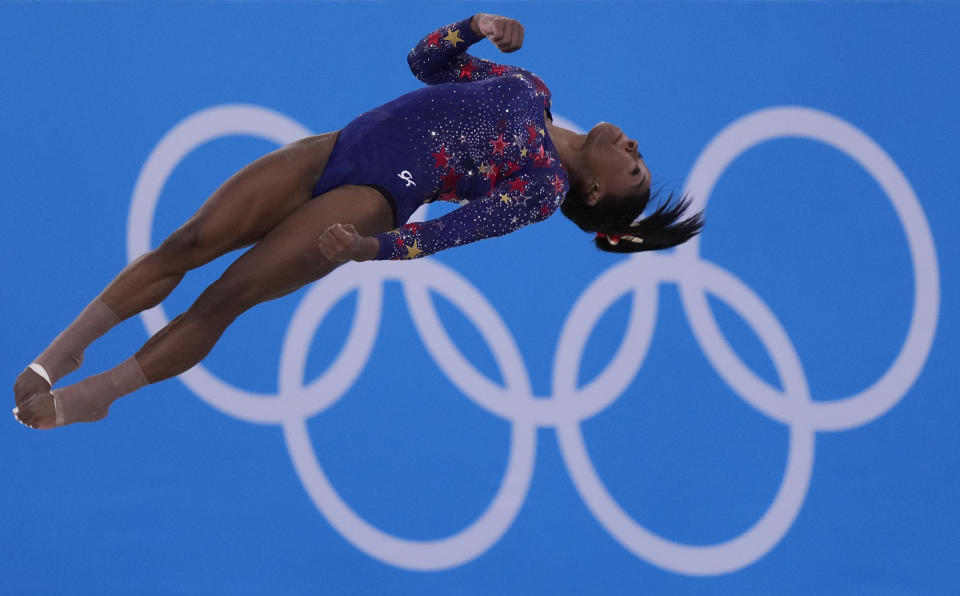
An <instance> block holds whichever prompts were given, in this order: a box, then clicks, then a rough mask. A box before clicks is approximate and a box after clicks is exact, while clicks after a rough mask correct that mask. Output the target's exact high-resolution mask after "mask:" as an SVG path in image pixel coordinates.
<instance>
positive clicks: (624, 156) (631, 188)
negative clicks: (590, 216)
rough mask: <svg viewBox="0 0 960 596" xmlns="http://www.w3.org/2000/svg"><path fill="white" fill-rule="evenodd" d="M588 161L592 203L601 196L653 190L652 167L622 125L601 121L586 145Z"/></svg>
mask: <svg viewBox="0 0 960 596" xmlns="http://www.w3.org/2000/svg"><path fill="white" fill-rule="evenodd" d="M583 150H584V153H585V155H584V160H585V162H586V165H587V172H586V173H587V176H586V185H587V187H586V191H587V196H588V203H590V204H594V203H595V202H596V201H598V200H599V199H600V198H601V197H603V196H606V195H613V196H615V197H625V196H629V195H632V194H638V193H643V192H649V190H650V170H649V169H647V164H646V163H644V161H643V156H642V155H640V153H639V151H637V142H636V141H634V140H633V139H629V138H627V135H625V134H624V133H623V131H622V130H620V128H619V127H617V126H614V125H613V124H610V123H609V122H600V123H598V124H597V125H596V126H594V127H593V128H591V129H590V132H588V133H587V141H586V143H585V144H584V146H583Z"/></svg>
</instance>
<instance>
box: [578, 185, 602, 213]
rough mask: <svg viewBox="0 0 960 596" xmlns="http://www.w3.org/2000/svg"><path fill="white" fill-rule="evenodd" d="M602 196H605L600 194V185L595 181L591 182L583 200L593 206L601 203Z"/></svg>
mask: <svg viewBox="0 0 960 596" xmlns="http://www.w3.org/2000/svg"><path fill="white" fill-rule="evenodd" d="M602 198H603V197H602V196H601V195H600V185H599V184H598V183H597V182H596V181H594V182H593V183H591V186H590V188H589V191H588V192H587V194H586V196H585V197H584V200H583V202H584V203H586V204H587V205H589V206H591V207H593V206H594V205H596V204H597V203H599V202H600V199H602Z"/></svg>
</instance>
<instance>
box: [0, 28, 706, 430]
mask: <svg viewBox="0 0 960 596" xmlns="http://www.w3.org/2000/svg"><path fill="white" fill-rule="evenodd" d="M523 33H524V31H523V26H522V25H521V24H520V23H519V22H518V21H516V20H514V19H510V18H507V17H503V16H499V15H491V14H483V13H480V14H476V15H474V16H472V17H470V18H467V19H464V20H462V21H460V22H457V23H452V24H450V25H448V26H445V27H441V28H440V29H437V30H436V31H434V32H433V33H430V34H429V35H427V36H426V37H424V38H423V39H422V40H421V41H420V42H419V43H418V44H417V45H416V47H414V48H413V50H411V52H410V54H409V55H408V57H407V60H408V63H409V64H410V68H411V70H412V71H413V73H414V74H415V75H416V76H417V78H418V79H420V80H421V81H423V82H424V83H426V84H427V86H426V87H422V88H420V89H417V90H415V91H412V92H410V93H407V94H405V95H403V96H401V97H399V98H397V99H394V100H393V101H390V102H388V103H385V104H384V105H382V106H380V107H377V108H375V109H372V110H370V111H368V112H366V113H364V114H361V115H360V116H358V117H357V118H356V119H354V120H353V121H351V122H350V123H349V124H347V125H346V126H345V127H344V128H343V129H341V130H338V131H333V132H328V133H325V134H321V135H316V136H312V137H308V138H305V139H301V140H298V141H296V142H293V143H290V144H288V145H285V146H283V147H281V148H279V149H277V150H276V151H273V152H272V153H269V154H267V155H265V156H264V157H261V158H260V159H257V160H256V161H254V162H253V163H251V164H249V165H247V166H246V167H244V168H243V169H242V170H240V171H239V172H238V173H236V174H234V175H233V176H232V177H230V178H229V179H228V180H227V181H226V182H224V183H223V185H221V186H220V187H219V188H218V189H217V190H216V191H215V192H214V193H213V194H212V195H211V196H210V197H209V198H208V199H207V200H206V201H205V202H204V203H203V205H202V206H201V207H200V209H199V210H198V211H197V212H196V213H195V214H194V215H193V216H192V217H191V218H190V219H189V220H187V221H186V222H185V223H184V224H183V225H182V226H180V227H179V228H178V229H177V230H176V231H175V232H173V234H171V235H170V236H169V237H168V238H166V239H165V240H164V241H163V243H161V244H160V245H159V246H158V247H157V248H155V249H153V250H152V251H150V252H148V253H146V254H144V255H142V256H141V257H139V258H138V259H136V260H135V261H134V262H132V263H130V264H129V265H127V266H126V267H125V268H124V269H123V271H121V272H120V274H119V275H117V277H116V278H115V279H114V280H113V281H111V282H110V284H109V285H108V286H107V287H106V288H105V289H104V290H103V291H102V292H101V293H100V294H99V295H98V296H97V297H96V298H95V299H94V300H93V301H92V302H91V303H90V304H88V305H87V306H86V308H84V310H83V311H82V312H81V313H80V315H79V316H78V317H77V318H76V319H75V320H74V321H73V322H72V323H71V324H70V326H69V327H67V328H66V329H65V330H64V331H63V332H62V333H60V334H59V335H58V336H57V337H56V338H55V339H54V341H53V342H52V343H51V344H50V345H49V346H48V347H47V348H46V349H45V350H44V351H43V352H42V353H41V354H40V355H39V356H37V358H36V359H35V360H34V362H32V363H31V364H30V365H29V366H28V367H27V368H25V369H24V370H23V372H21V373H20V375H19V376H18V377H17V380H16V383H15V384H14V399H15V402H16V407H15V408H14V410H13V413H14V416H15V417H16V418H17V419H18V420H19V421H20V422H22V423H23V424H25V425H26V426H29V427H30V428H35V429H49V428H54V427H59V426H64V425H67V424H72V423H74V422H93V421H96V420H100V419H102V418H104V417H105V416H106V415H107V411H108V409H109V408H110V405H111V404H112V403H113V402H114V401H115V400H116V399H117V398H119V397H121V396H123V395H127V394H129V393H131V392H133V391H135V390H137V389H139V388H140V387H143V386H145V385H148V384H151V383H157V382H159V381H162V380H164V379H168V378H170V377H173V376H176V375H178V374H180V373H182V372H184V371H186V370H188V369H189V368H191V367H192V366H194V365H195V364H197V363H198V362H200V361H201V360H202V359H203V358H204V357H205V356H206V355H207V353H208V352H210V350H211V349H212V348H213V346H214V344H215V343H216V342H217V340H218V339H219V338H220V336H221V334H222V333H223V332H224V330H225V329H226V328H227V326H228V325H230V323H232V322H233V320H234V319H236V318H237V317H238V316H239V315H240V314H241V313H243V312H244V311H246V310H247V309H249V308H251V307H252V306H254V305H256V304H259V303H261V302H264V301H267V300H272V299H274V298H278V297H280V296H283V295H286V294H289V293H291V292H293V291H295V290H297V289H299V288H301V287H303V286H304V285H306V284H308V283H311V282H313V281H315V280H317V279H319V278H321V277H323V276H324V275H326V274H328V273H330V272H331V271H332V270H333V269H335V268H336V267H338V266H339V265H341V264H342V263H344V262H346V261H368V260H372V259H380V260H384V259H395V260H401V259H415V258H419V257H423V256H426V255H429V254H433V253H435V252H438V251H441V250H444V249H447V248H452V247H456V246H459V245H462V244H467V243H470V242H475V241H477V240H481V239H484V238H491V237H494V236H502V235H504V234H507V233H509V232H512V231H514V230H517V229H519V228H521V227H523V226H525V225H528V224H531V223H534V222H537V221H542V220H543V219H545V218H547V217H548V216H550V215H551V214H552V213H553V212H554V211H555V210H556V209H557V207H559V208H560V211H561V212H562V213H563V214H564V215H565V216H566V217H568V218H569V219H570V220H572V221H573V222H574V223H575V224H577V225H578V226H579V227H580V228H581V229H583V230H584V231H587V232H590V233H592V234H595V238H594V244H595V246H596V247H598V248H600V249H601V250H605V251H611V252H637V251H644V250H656V249H663V248H668V247H671V246H675V245H677V244H680V243H681V242H684V241H685V240H687V239H688V238H690V237H692V236H693V235H695V234H697V233H698V232H699V231H700V229H701V227H702V225H703V220H702V217H701V216H702V214H701V213H697V214H694V215H692V216H690V217H686V218H685V219H681V216H682V215H683V214H684V212H685V211H686V210H687V207H688V205H689V200H687V199H686V198H685V197H681V198H680V199H679V200H677V201H672V199H673V195H670V196H669V197H668V198H667V199H666V200H664V201H662V202H661V204H660V205H659V206H658V207H657V208H656V209H655V210H654V211H653V212H652V213H650V214H649V215H648V216H647V217H644V218H642V219H638V218H640V216H641V214H642V212H643V211H644V209H645V208H646V207H647V203H648V201H649V200H650V184H651V181H650V170H649V169H648V168H647V166H646V164H645V163H644V160H643V156H642V155H641V154H640V153H639V151H638V149H637V143H636V142H635V141H634V140H632V139H630V138H628V137H627V136H626V135H625V134H624V133H623V132H622V131H621V130H620V129H619V128H618V127H616V126H614V125H613V124H610V123H607V122H600V123H598V124H597V125H596V126H594V127H593V128H592V129H591V130H590V131H589V132H588V133H587V134H586V135H582V134H578V133H575V132H573V131H570V130H566V129H564V128H561V127H559V126H556V125H554V124H553V116H552V115H551V113H550V106H551V103H550V98H551V94H550V90H549V89H548V88H547V86H546V85H545V84H544V83H543V81H541V80H540V78H538V77H537V76H536V75H534V74H533V73H531V72H529V71H527V70H524V69H522V68H518V67H516V66H507V65H502V64H497V63H495V62H491V61H489V60H483V59H479V58H476V57H474V56H472V55H470V54H468V53H466V49H467V48H468V47H469V46H470V45H472V44H474V43H476V42H478V41H480V40H482V39H484V38H487V39H490V40H491V41H492V42H493V43H494V44H495V45H496V46H497V48H498V49H500V51H502V52H514V51H516V50H518V49H520V46H521V45H522V44H523ZM654 196H656V194H655V195H654ZM437 200H440V201H453V202H456V203H458V204H459V207H458V208H457V209H455V210H453V211H451V212H449V213H447V214H446V215H444V216H442V217H438V218H436V219H433V220H430V221H426V222H419V223H406V222H407V220H408V219H409V218H410V216H411V214H412V213H413V212H414V211H415V210H416V209H417V207H419V206H420V205H422V204H424V203H429V202H432V201H437ZM250 245H253V246H252V247H251V248H250V249H249V250H247V251H246V252H245V253H243V254H242V255H241V256H240V257H239V258H238V259H237V260H236V261H234V262H233V263H232V264H231V265H230V267H229V268H227V270H226V271H225V272H224V273H223V275H222V276H221V277H220V278H219V279H218V280H217V281H215V282H214V283H213V284H211V285H210V286H209V287H207V288H206V289H205V290H204V291H203V292H202V293H201V294H200V296H199V297H198V298H197V299H196V301H195V302H194V303H193V304H192V305H191V306H190V308H189V309H188V310H187V311H186V312H184V313H182V314H180V315H179V316H177V317H176V318H174V319H173V320H172V321H170V323H169V324H168V325H167V326H166V327H164V328H163V329H161V330H160V331H159V332H158V333H156V334H155V335H153V337H151V338H150V339H149V340H148V341H147V342H146V343H145V344H144V345H143V347H141V348H140V350H139V351H137V352H136V354H134V355H133V356H131V357H130V358H128V359H127V360H125V361H124V362H122V363H121V364H119V365H118V366H116V367H115V368H113V369H110V370H108V371H106V372H103V373H100V374H97V375H93V376H91V377H88V378H86V379H84V380H82V381H80V382H78V383H75V384H73V385H68V386H66V387H63V388H57V389H53V386H54V385H55V384H56V383H57V381H58V380H59V379H61V378H62V377H63V376H64V375H66V374H68V373H70V372H72V371H74V370H76V369H77V368H78V367H79V366H80V364H81V363H82V362H83V352H84V350H85V349H86V347H87V346H88V345H90V343H91V342H93V341H94V340H95V339H97V338H98V337H100V336H102V335H103V334H104V333H106V332H107V331H108V330H109V329H110V328H111V327H113V326H114V325H116V324H117V323H119V322H120V321H123V320H125V319H128V318H130V317H132V316H133V315H135V314H137V313H139V312H140V311H143V310H145V309H148V308H151V307H153V306H155V305H157V304H158V303H159V302H160V301H161V300H163V299H164V298H165V297H166V296H167V295H168V294H169V293H170V292H171V291H172V290H173V289H174V287H175V286H176V285H177V284H178V283H179V282H180V280H181V279H182V278H183V276H184V275H185V274H186V272H187V271H189V270H191V269H194V268H196V267H199V266H201V265H203V264H205V263H208V262H210V261H212V260H213V259H215V258H217V257H219V256H220V255H223V254H224V253H227V252H230V251H233V250H235V249H238V248H242V247H245V246H250Z"/></svg>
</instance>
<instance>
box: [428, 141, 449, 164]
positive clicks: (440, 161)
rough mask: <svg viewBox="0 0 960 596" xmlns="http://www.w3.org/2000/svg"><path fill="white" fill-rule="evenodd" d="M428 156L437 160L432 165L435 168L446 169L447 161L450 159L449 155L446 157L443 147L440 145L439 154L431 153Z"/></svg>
mask: <svg viewBox="0 0 960 596" xmlns="http://www.w3.org/2000/svg"><path fill="white" fill-rule="evenodd" d="M430 155H432V156H434V157H436V158H437V163H435V164H433V167H435V168H445V167H447V160H448V159H450V157H451V156H450V155H447V150H446V148H445V147H444V146H443V145H440V153H431V154H430Z"/></svg>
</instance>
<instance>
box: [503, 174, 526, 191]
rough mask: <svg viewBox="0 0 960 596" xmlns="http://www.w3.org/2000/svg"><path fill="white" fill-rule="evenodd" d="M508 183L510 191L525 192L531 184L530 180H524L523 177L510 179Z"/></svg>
mask: <svg viewBox="0 0 960 596" xmlns="http://www.w3.org/2000/svg"><path fill="white" fill-rule="evenodd" d="M507 184H509V185H510V192H520V193H523V192H525V191H526V188H527V185H528V184H530V181H529V180H523V179H521V178H515V179H513V180H509V181H508V182H507Z"/></svg>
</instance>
